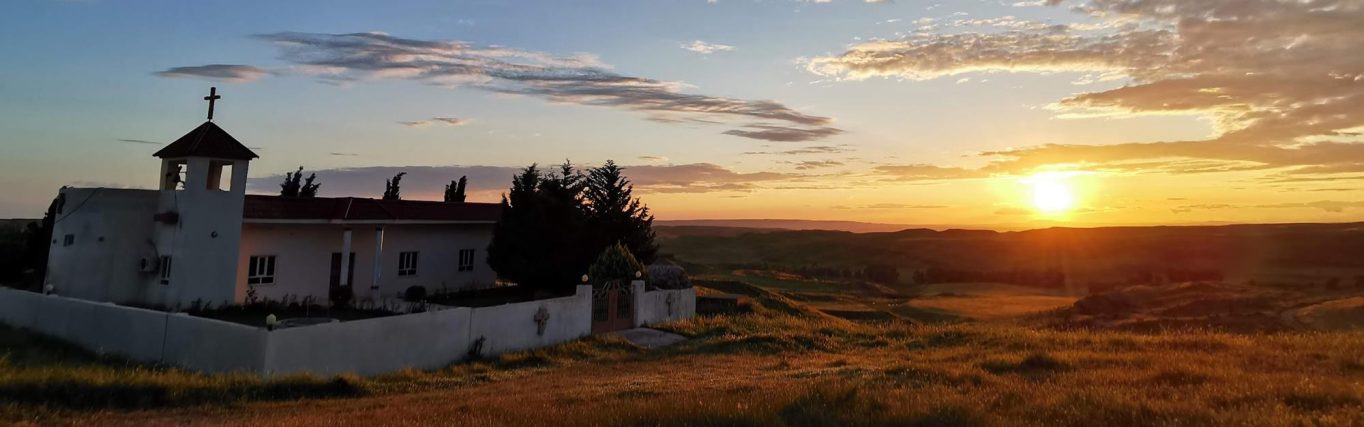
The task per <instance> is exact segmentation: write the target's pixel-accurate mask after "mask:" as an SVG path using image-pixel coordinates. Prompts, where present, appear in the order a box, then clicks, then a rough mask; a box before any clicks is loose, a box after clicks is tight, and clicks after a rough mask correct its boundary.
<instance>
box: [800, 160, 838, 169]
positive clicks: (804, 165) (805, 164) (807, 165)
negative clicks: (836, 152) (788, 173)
mask: <svg viewBox="0 0 1364 427" xmlns="http://www.w3.org/2000/svg"><path fill="white" fill-rule="evenodd" d="M795 165H796V170H810V169H823V168H832V167H837V166H843V162H840V161H836V160H806V161H801V162H795Z"/></svg>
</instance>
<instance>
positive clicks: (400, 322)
mask: <svg viewBox="0 0 1364 427" xmlns="http://www.w3.org/2000/svg"><path fill="white" fill-rule="evenodd" d="M668 293H674V294H677V295H678V297H677V298H678V299H677V301H679V302H681V304H680V305H678V309H677V312H676V314H675V315H674V316H667V315H666V313H667V309H666V304H664V303H663V301H664V300H665V299H664V298H666V296H665V295H666V294H668ZM636 295H640V297H637V299H636V307H640V308H639V309H638V310H641V311H640V312H637V313H636V315H637V317H636V318H637V319H643V320H641V322H642V323H654V322H659V321H665V320H667V319H672V318H680V317H681V316H689V315H690V314H691V313H693V312H694V310H695V293H694V291H692V290H690V289H685V290H677V291H653V292H639V293H637V294H636ZM675 304H676V302H675ZM542 307H543V308H544V309H545V312H546V313H548V315H549V318H548V320H547V321H546V324H545V331H544V333H543V334H540V333H538V331H537V329H538V328H537V324H536V322H535V316H536V314H537V313H538V312H539V311H540V309H541V308H542ZM660 307H663V308H660ZM688 307H690V308H688ZM660 313H662V314H660ZM0 321H3V322H4V323H7V324H10V325H13V326H17V327H22V328H27V329H31V330H34V331H37V332H40V333H43V334H46V335H50V336H54V337H57V338H60V339H63V340H66V341H70V342H73V343H75V344H78V345H80V346H82V347H85V348H87V349H91V350H95V351H100V352H105V353H111V354H117V355H121V356H124V357H127V358H130V359H133V360H139V361H144V362H160V363H166V364H171V365H176V366H181V367H185V368H189V369H195V370H199V371H205V372H253V373H261V374H267V375H269V374H283V373H292V372H314V373H319V374H336V373H342V372H355V373H359V374H362V375H373V374H379V373H383V372H391V371H395V370H398V369H402V368H405V367H413V368H420V369H433V368H439V367H442V366H445V365H448V364H450V363H454V362H457V361H459V360H462V359H463V358H465V357H466V356H467V355H468V353H469V351H470V347H471V346H472V345H473V343H474V341H475V340H477V339H479V338H480V337H481V338H483V339H484V341H483V344H482V349H481V351H482V355H485V356H491V355H496V354H500V353H506V352H510V351H518V350H526V349H531V348H537V347H545V346H550V345H554V344H558V343H562V342H567V341H571V340H574V339H577V338H581V337H584V336H587V335H589V334H591V331H592V287H591V286H588V285H580V286H578V287H577V290H576V293H575V294H574V295H572V296H567V297H562V298H554V299H547V300H538V301H528V302H523V303H515V304H506V305H500V306H493V307H478V308H467V307H458V308H449V309H445V310H439V311H432V312H426V313H415V314H407V315H401V316H390V317H383V318H376V319H367V320H356V321H349V322H340V323H329V324H322V325H312V326H302V327H296V328H286V329H280V330H275V331H267V330H265V329H263V328H255V327H250V326H245V325H240V324H236V323H229V322H223V321H218V320H213V319H205V318H200V317H193V316H189V315H185V314H179V313H164V312H158V311H150V310H142V309H137V308H131V307H123V306H117V305H113V304H107V303H97V302H90V301H83V300H78V299H73V298H66V297H60V296H46V295H41V294H36V293H32V292H26V291H20V290H14V289H8V288H0Z"/></svg>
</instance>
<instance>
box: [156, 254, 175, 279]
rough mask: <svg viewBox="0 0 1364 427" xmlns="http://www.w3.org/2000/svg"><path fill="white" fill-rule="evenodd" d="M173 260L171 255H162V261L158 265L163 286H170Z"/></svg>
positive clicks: (158, 272)
mask: <svg viewBox="0 0 1364 427" xmlns="http://www.w3.org/2000/svg"><path fill="white" fill-rule="evenodd" d="M173 260H174V258H171V256H170V255H162V256H161V258H160V260H159V261H157V263H156V269H157V276H158V277H159V278H160V281H161V284H162V285H169V284H170V279H171V266H172V265H171V262H172V261H173Z"/></svg>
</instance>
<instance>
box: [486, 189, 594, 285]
mask: <svg viewBox="0 0 1364 427" xmlns="http://www.w3.org/2000/svg"><path fill="white" fill-rule="evenodd" d="M582 181H583V178H582V174H580V173H578V172H577V171H575V170H574V169H573V166H572V165H571V164H565V165H564V166H563V167H561V168H560V171H559V173H550V174H544V173H542V172H541V171H540V170H539V169H538V168H537V167H536V165H531V166H530V167H527V168H526V169H524V170H522V171H521V174H519V175H517V176H516V177H513V178H512V187H511V190H510V191H509V192H508V193H507V194H504V195H503V196H502V218H501V221H499V222H498V224H497V226H496V227H494V229H493V240H492V243H491V244H489V246H488V265H489V266H491V267H492V268H493V270H494V271H496V272H497V273H498V275H499V277H501V278H503V279H506V280H510V281H513V282H516V283H518V284H520V285H522V286H526V287H528V288H532V289H556V288H558V289H567V288H570V287H572V286H574V285H575V284H577V283H578V282H579V280H578V277H579V276H581V275H582V274H584V273H586V272H587V265H588V263H590V262H591V259H592V258H591V257H592V256H593V254H592V253H590V252H584V251H583V250H582V248H581V244H582V241H583V232H584V222H585V214H584V211H583V204H582Z"/></svg>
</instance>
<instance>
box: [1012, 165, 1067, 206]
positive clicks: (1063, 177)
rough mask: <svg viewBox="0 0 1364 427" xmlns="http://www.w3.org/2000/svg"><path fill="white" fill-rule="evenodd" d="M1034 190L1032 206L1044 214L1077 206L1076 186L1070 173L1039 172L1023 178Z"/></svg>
mask: <svg viewBox="0 0 1364 427" xmlns="http://www.w3.org/2000/svg"><path fill="white" fill-rule="evenodd" d="M1023 183H1025V184H1027V185H1028V187H1029V188H1031V190H1032V206H1033V209H1036V210H1037V211H1038V212H1040V213H1043V214H1060V213H1065V212H1069V211H1070V210H1071V209H1074V208H1075V187H1074V185H1072V183H1071V182H1070V174H1067V173H1063V172H1038V173H1035V174H1033V175H1032V176H1030V177H1028V178H1026V179H1024V180H1023Z"/></svg>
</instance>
